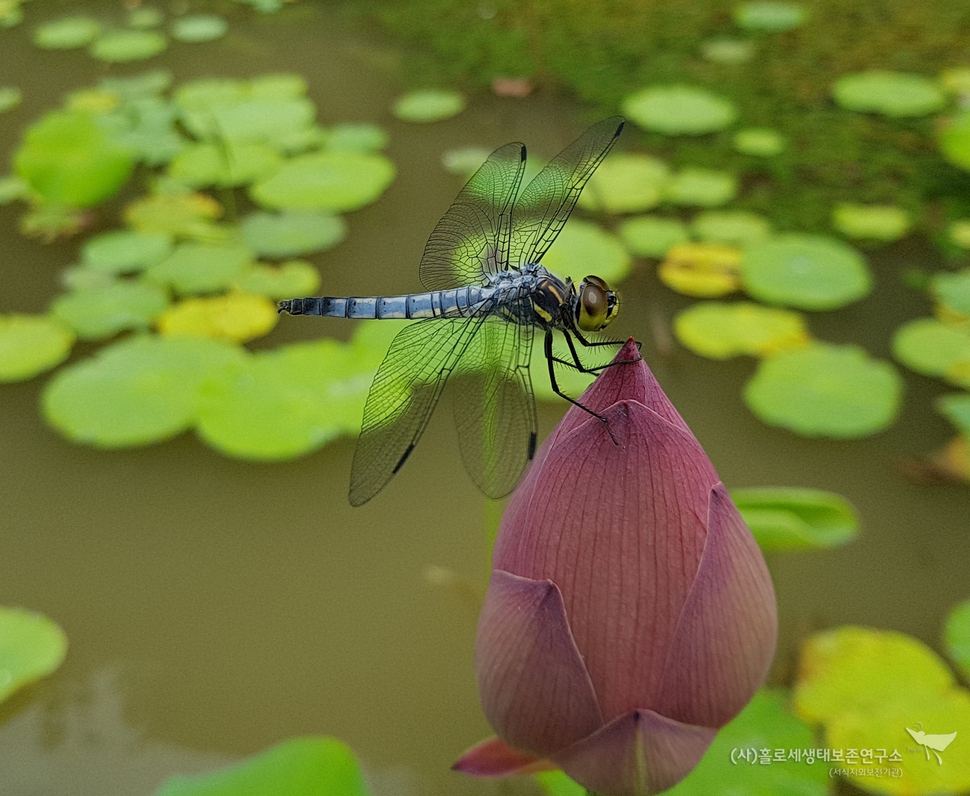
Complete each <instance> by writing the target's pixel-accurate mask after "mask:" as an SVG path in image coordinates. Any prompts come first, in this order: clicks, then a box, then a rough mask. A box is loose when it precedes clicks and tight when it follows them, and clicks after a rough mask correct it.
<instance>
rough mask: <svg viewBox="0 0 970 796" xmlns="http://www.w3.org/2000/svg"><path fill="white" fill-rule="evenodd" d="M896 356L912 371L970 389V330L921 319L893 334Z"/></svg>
mask: <svg viewBox="0 0 970 796" xmlns="http://www.w3.org/2000/svg"><path fill="white" fill-rule="evenodd" d="M893 356H895V357H896V359H898V360H899V361H900V362H902V363H903V364H904V365H905V366H906V367H908V368H909V369H910V370H915V371H916V372H917V373H922V374H923V375H924V376H935V377H937V378H941V379H946V380H947V381H949V382H951V383H952V384H957V385H959V386H961V387H968V388H970V333H967V331H966V330H964V329H960V328H957V327H955V326H950V325H949V324H945V323H942V322H940V321H938V320H936V319H935V318H918V319H917V320H914V321H910V322H909V323H905V324H903V325H902V326H900V327H899V328H898V329H897V330H896V334H895V335H893Z"/></svg>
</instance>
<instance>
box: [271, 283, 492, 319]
mask: <svg viewBox="0 0 970 796" xmlns="http://www.w3.org/2000/svg"><path fill="white" fill-rule="evenodd" d="M491 293H492V291H491V290H490V289H488V288H482V287H477V286H474V285H470V286H468V287H459V288H455V289H454V290H438V291H435V292H434V293H409V294H407V295H403V296H368V297H363V298H360V297H354V296H348V297H340V298H338V297H334V296H317V297H311V298H299V299H289V300H288V301H281V302H280V305H279V308H280V312H288V313H290V315H326V316H328V317H333V318H380V319H387V318H404V319H410V318H454V317H464V316H466V315H468V314H469V313H470V312H471V311H473V310H474V309H475V308H476V307H477V306H478V305H479V304H481V302H482V301H484V300H485V299H486V298H488V297H489V296H490V295H491Z"/></svg>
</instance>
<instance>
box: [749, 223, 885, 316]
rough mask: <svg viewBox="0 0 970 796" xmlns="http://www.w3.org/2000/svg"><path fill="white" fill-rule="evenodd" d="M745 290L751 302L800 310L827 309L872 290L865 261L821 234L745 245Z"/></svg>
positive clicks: (790, 234)
mask: <svg viewBox="0 0 970 796" xmlns="http://www.w3.org/2000/svg"><path fill="white" fill-rule="evenodd" d="M741 279H742V281H743V283H744V289H745V290H746V291H747V292H748V293H749V294H750V295H751V296H753V297H754V298H756V299H759V300H761V301H766V302H769V303H773V304H787V305H789V306H792V307H798V308H799V309H804V310H832V309H836V308H838V307H843V306H845V305H846V304H851V303H852V302H853V301H857V300H859V299H860V298H862V297H863V296H865V295H867V294H868V293H869V291H870V290H871V289H872V278H871V277H870V275H869V269H868V268H867V266H866V262H865V260H864V259H863V258H862V255H860V254H859V253H858V252H856V251H855V250H854V249H852V248H851V247H849V246H847V245H846V244H844V243H842V242H841V241H838V240H835V239H834V238H827V237H823V236H821V235H803V234H800V233H786V234H782V235H775V236H774V237H771V238H768V239H767V240H765V241H762V242H760V243H755V244H753V245H751V246H749V247H748V248H747V249H746V250H745V253H744V257H743V259H742V261H741Z"/></svg>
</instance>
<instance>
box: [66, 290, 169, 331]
mask: <svg viewBox="0 0 970 796" xmlns="http://www.w3.org/2000/svg"><path fill="white" fill-rule="evenodd" d="M167 306H168V295H167V294H166V293H165V291H164V290H163V289H162V288H160V287H158V285H152V284H149V283H146V282H136V281H133V280H115V281H112V282H109V283H108V284H106V285H103V286H99V287H94V288H89V289H85V290H75V291H72V292H70V293H65V294H64V295H62V296H59V297H58V298H57V299H55V300H54V302H53V304H51V308H50V311H51V314H52V315H53V316H54V317H55V318H57V319H58V320H60V321H62V322H63V323H64V324H65V325H67V326H68V327H70V328H71V329H73V330H74V333H75V334H76V335H77V336H78V337H80V338H81V339H82V340H99V339H102V338H105V337H112V336H113V335H116V334H117V333H118V332H121V331H124V330H125V329H136V330H145V329H147V328H148V326H149V324H150V323H151V322H152V321H153V320H154V319H155V318H156V317H158V315H159V314H160V313H161V312H162V311H163V310H164V309H165V307H167Z"/></svg>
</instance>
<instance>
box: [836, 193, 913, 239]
mask: <svg viewBox="0 0 970 796" xmlns="http://www.w3.org/2000/svg"><path fill="white" fill-rule="evenodd" d="M832 224H833V226H834V227H835V228H836V229H837V230H838V231H839V232H841V233H842V234H843V235H846V236H847V237H850V238H868V239H870V240H878V241H894V240H899V239H900V238H902V237H903V236H904V235H906V233H907V232H909V230H910V227H911V226H912V220H911V219H910V217H909V213H907V212H906V211H905V210H903V208H901V207H895V206H894V205H857V204H852V203H850V202H842V203H840V204H837V205H836V206H835V209H834V210H833V211H832Z"/></svg>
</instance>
